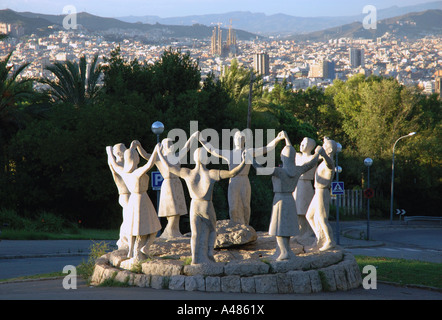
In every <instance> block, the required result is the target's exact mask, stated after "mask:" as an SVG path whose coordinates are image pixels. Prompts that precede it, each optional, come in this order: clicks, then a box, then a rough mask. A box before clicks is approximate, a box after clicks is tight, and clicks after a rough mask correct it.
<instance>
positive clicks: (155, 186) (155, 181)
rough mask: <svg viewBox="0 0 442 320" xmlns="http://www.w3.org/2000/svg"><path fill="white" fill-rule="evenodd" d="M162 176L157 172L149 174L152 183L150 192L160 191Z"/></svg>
mask: <svg viewBox="0 0 442 320" xmlns="http://www.w3.org/2000/svg"><path fill="white" fill-rule="evenodd" d="M163 180H164V179H163V176H162V175H161V172H159V171H152V173H151V181H152V190H161V185H162V184H163Z"/></svg>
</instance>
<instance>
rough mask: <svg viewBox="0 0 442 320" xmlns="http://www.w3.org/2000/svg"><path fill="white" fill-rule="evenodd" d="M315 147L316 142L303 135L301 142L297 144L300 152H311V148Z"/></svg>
mask: <svg viewBox="0 0 442 320" xmlns="http://www.w3.org/2000/svg"><path fill="white" fill-rule="evenodd" d="M315 147H316V142H315V140H313V139H311V138H307V137H305V138H304V139H303V140H302V141H301V144H300V145H299V150H300V151H301V152H302V153H309V154H310V153H311V152H312V151H313V149H314V148H315Z"/></svg>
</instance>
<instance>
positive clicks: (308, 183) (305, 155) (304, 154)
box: [293, 137, 316, 239]
mask: <svg viewBox="0 0 442 320" xmlns="http://www.w3.org/2000/svg"><path fill="white" fill-rule="evenodd" d="M315 147H316V142H315V140H313V139H311V138H307V137H305V138H304V139H303V140H302V141H301V144H300V145H299V151H300V152H297V153H296V165H297V166H300V165H302V164H304V163H306V162H309V161H310V160H311V159H313V158H314V157H315V155H313V154H312V151H313V150H314V148H315ZM315 171H316V165H315V166H314V167H313V168H311V169H310V170H308V171H307V172H305V173H303V174H302V175H301V177H299V181H298V184H297V185H296V189H295V192H293V197H294V198H295V203H296V212H297V213H298V224H299V239H306V238H309V237H310V236H312V235H314V233H313V230H312V229H311V227H310V224H309V223H308V221H307V219H306V218H305V215H306V213H307V210H308V207H309V205H310V202H311V201H312V199H313V195H314V194H315V190H314V189H313V179H314V178H315Z"/></svg>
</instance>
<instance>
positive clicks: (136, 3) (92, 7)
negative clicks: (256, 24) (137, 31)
mask: <svg viewBox="0 0 442 320" xmlns="http://www.w3.org/2000/svg"><path fill="white" fill-rule="evenodd" d="M430 2H433V1H429V0H401V1H397V0H387V1H382V0H371V1H367V0H341V1H333V2H332V1H326V0H311V1H309V2H308V3H306V2H305V1H297V0H293V1H288V0H274V1H271V2H269V1H260V0H241V1H234V0H221V1H220V0H161V1H160V0H148V1H141V0H126V1H124V2H122V1H120V0H108V1H106V2H104V3H103V2H100V3H96V2H95V1H85V0H50V1H49V0H6V1H2V5H1V7H0V9H12V10H14V11H19V12H23V11H30V12H35V13H42V14H63V8H64V7H65V6H67V5H73V6H74V7H75V8H76V9H77V12H88V13H90V14H94V15H98V16H103V17H114V18H115V17H123V16H130V15H132V16H146V15H152V16H159V17H161V18H167V17H180V16H190V15H204V14H219V13H226V12H232V11H250V12H254V13H264V14H266V15H273V14H278V13H284V14H287V15H292V16H298V17H321V16H323V17H326V16H352V15H358V14H361V13H362V10H363V8H364V6H366V5H374V6H375V7H376V8H377V9H378V10H381V9H386V8H389V7H392V6H398V7H405V6H411V5H418V4H424V3H430Z"/></svg>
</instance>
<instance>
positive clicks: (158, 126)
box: [151, 121, 164, 212]
mask: <svg viewBox="0 0 442 320" xmlns="http://www.w3.org/2000/svg"><path fill="white" fill-rule="evenodd" d="M151 129H152V132H153V133H154V134H156V135H157V144H158V143H160V134H162V133H163V131H164V124H163V123H161V122H160V121H155V122H154V123H152V127H151ZM159 210H160V190H157V212H158V211H159Z"/></svg>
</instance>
